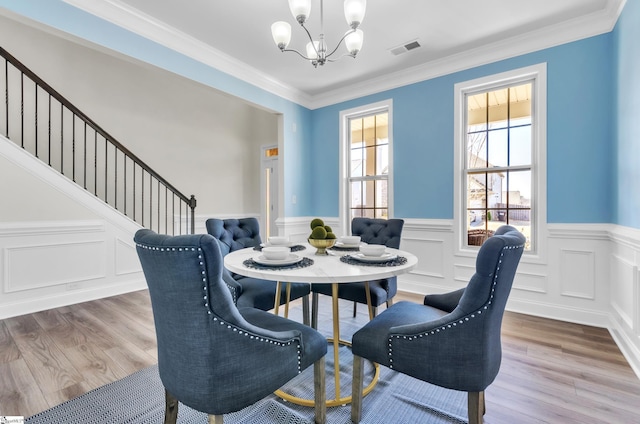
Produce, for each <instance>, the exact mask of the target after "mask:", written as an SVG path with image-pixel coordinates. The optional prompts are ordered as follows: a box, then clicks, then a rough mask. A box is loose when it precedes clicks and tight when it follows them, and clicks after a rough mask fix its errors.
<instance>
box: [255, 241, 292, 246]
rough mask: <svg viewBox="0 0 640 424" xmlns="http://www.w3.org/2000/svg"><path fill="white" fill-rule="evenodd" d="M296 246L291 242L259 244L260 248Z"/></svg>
mask: <svg viewBox="0 0 640 424" xmlns="http://www.w3.org/2000/svg"><path fill="white" fill-rule="evenodd" d="M295 245H296V244H295V243H294V242H292V241H289V242H287V243H285V244H271V243H269V242H266V243H260V247H293V246H295Z"/></svg>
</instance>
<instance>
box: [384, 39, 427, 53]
mask: <svg viewBox="0 0 640 424" xmlns="http://www.w3.org/2000/svg"><path fill="white" fill-rule="evenodd" d="M418 47H420V43H419V42H418V40H414V41H409V42H408V43H405V44H403V45H401V46H398V47H394V48H392V49H390V51H391V53H392V54H393V55H394V56H398V55H399V54H402V53H406V52H408V51H409V50H413V49H417V48H418Z"/></svg>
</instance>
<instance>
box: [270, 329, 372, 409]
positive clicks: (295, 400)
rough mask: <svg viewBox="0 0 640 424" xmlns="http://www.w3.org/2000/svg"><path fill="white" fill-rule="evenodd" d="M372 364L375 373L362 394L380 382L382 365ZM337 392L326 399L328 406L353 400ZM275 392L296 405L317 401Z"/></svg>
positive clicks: (313, 404) (368, 391)
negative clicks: (332, 396) (333, 396)
mask: <svg viewBox="0 0 640 424" xmlns="http://www.w3.org/2000/svg"><path fill="white" fill-rule="evenodd" d="M327 341H329V342H330V343H334V340H333V339H331V338H328V339H327ZM334 344H335V343H334ZM338 344H339V345H341V346H348V347H350V346H351V343H350V342H348V341H346V340H339V341H338ZM371 364H372V365H373V367H374V373H373V378H372V379H371V381H370V382H369V384H368V385H367V386H366V387H365V388H364V390H363V391H362V396H363V397H364V396H366V395H368V394H369V393H370V392H371V391H372V390H373V388H374V387H375V385H376V384H378V379H379V378H380V365H378V364H376V363H375V362H371ZM336 393H337V394H338V395H337V396H336V397H335V398H334V399H327V400H326V405H327V407H333V406H345V405H348V404H350V403H351V402H352V400H353V399H352V396H351V395H349V396H343V397H341V396H340V390H336ZM274 394H275V395H276V396H278V397H280V398H281V399H284V400H286V401H287V402H291V403H294V404H296V405H301V406H315V402H314V400H313V399H306V398H301V397H298V396H294V395H292V394H290V393H285V392H284V391H282V390H276V391H275V392H274Z"/></svg>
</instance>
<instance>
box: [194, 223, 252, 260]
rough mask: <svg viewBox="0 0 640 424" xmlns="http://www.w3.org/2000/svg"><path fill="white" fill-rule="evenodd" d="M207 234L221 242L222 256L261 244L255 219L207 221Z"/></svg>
mask: <svg viewBox="0 0 640 424" xmlns="http://www.w3.org/2000/svg"><path fill="white" fill-rule="evenodd" d="M205 225H206V226H207V233H209V234H211V235H212V236H214V237H215V238H216V239H217V240H218V241H220V242H221V246H220V247H222V249H223V251H222V256H224V255H226V254H227V253H229V252H233V251H236V250H238V249H244V248H245V247H255V246H259V245H260V243H262V239H261V238H260V223H259V222H258V220H257V219H256V218H240V219H233V218H232V219H216V218H211V219H207V221H206V223H205Z"/></svg>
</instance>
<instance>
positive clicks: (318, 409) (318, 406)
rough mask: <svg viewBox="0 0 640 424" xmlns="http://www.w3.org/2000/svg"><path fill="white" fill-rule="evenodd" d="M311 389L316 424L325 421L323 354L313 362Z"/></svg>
mask: <svg viewBox="0 0 640 424" xmlns="http://www.w3.org/2000/svg"><path fill="white" fill-rule="evenodd" d="M313 389H314V405H315V421H316V424H325V423H326V422H327V390H326V384H325V363H324V356H323V357H322V358H320V359H319V360H317V361H316V362H315V364H313Z"/></svg>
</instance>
